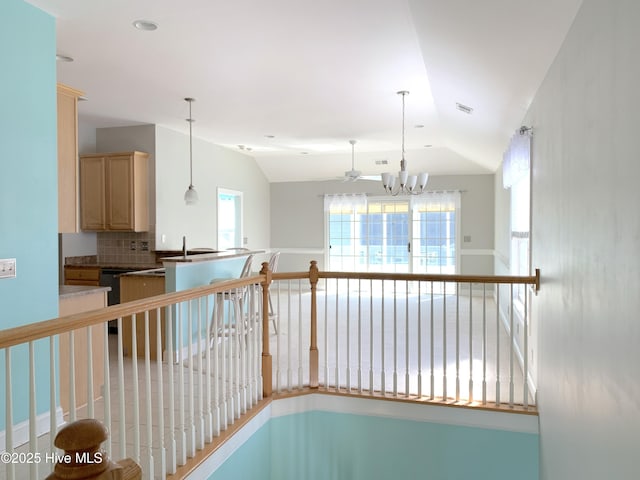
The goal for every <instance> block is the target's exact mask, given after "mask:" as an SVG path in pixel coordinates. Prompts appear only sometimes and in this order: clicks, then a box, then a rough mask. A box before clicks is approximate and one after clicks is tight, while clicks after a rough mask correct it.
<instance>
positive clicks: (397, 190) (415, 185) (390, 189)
mask: <svg viewBox="0 0 640 480" xmlns="http://www.w3.org/2000/svg"><path fill="white" fill-rule="evenodd" d="M397 93H398V95H402V159H401V160H400V171H399V172H398V176H397V177H396V176H394V175H391V174H390V173H388V172H385V173H383V174H382V175H381V180H382V187H383V188H384V191H385V192H387V193H388V194H390V195H393V196H395V195H398V194H405V195H420V194H421V193H424V189H425V187H426V186H427V180H428V179H429V174H428V173H425V172H422V173H419V174H418V175H409V173H408V172H407V161H406V160H405V159H404V97H405V96H406V95H409V92H408V91H407V90H400V91H399V92H397Z"/></svg>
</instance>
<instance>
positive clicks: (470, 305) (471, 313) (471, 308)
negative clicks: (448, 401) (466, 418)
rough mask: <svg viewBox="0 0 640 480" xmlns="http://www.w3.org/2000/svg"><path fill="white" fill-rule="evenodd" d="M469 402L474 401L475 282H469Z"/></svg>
mask: <svg viewBox="0 0 640 480" xmlns="http://www.w3.org/2000/svg"><path fill="white" fill-rule="evenodd" d="M468 398H469V402H473V284H472V283H470V284H469V395H468Z"/></svg>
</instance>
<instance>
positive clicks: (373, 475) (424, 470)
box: [210, 411, 539, 480]
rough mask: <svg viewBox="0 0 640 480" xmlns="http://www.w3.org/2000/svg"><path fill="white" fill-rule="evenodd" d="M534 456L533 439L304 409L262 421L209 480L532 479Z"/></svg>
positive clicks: (535, 472) (535, 468)
mask: <svg viewBox="0 0 640 480" xmlns="http://www.w3.org/2000/svg"><path fill="white" fill-rule="evenodd" d="M538 457H539V454H538V435H537V434H532V433H520V432H510V431H504V430H492V429H487V428H474V427H465V426H455V425H444V424H438V423H429V422H420V421H411V420H398V419H392V418H384V417H374V416H364V415H351V414H343V413H330V412H322V411H312V412H306V413H298V414H293V415H286V416H282V417H276V418H273V419H271V420H269V421H268V422H267V424H266V425H264V426H263V427H262V428H261V429H260V430H258V432H257V433H256V434H255V435H253V436H252V437H251V438H250V439H249V440H248V441H247V442H245V443H244V444H243V445H242V446H241V447H240V448H239V449H238V450H236V451H235V452H234V453H233V455H231V457H229V459H228V460H227V461H226V462H225V463H223V464H222V466H221V467H220V468H218V469H217V470H216V471H215V472H214V473H213V475H212V476H211V477H210V478H211V479H212V480H231V479H238V478H262V479H265V478H270V479H273V480H343V479H344V480H365V479H366V480H372V479H376V480H395V479H406V478H407V479H408V478H416V479H418V478H419V479H431V480H458V479H460V480H462V479H465V480H466V479H470V478H473V479H475V480H485V479H486V480H512V479H515V478H517V479H518V480H537V479H538ZM265 472H270V475H269V476H268V477H267V476H265Z"/></svg>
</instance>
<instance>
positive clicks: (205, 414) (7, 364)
mask: <svg viewBox="0 0 640 480" xmlns="http://www.w3.org/2000/svg"><path fill="white" fill-rule="evenodd" d="M272 282H273V283H272ZM513 285H524V286H534V287H535V288H536V289H537V288H538V286H539V275H538V274H536V276H534V277H463V276H454V275H449V276H446V275H445V276H442V275H417V276H416V275H407V274H395V275H387V274H361V273H357V274H356V273H338V272H319V271H318V269H317V266H316V263H315V262H312V264H311V268H310V270H309V271H307V272H288V273H272V272H270V271H269V270H268V264H266V263H265V264H263V269H262V271H261V272H260V274H258V275H255V276H252V277H249V278H246V279H238V280H231V281H225V282H220V283H216V284H213V285H207V286H202V287H198V288H195V289H191V290H188V291H184V292H176V293H169V294H165V295H159V296H157V297H151V298H146V299H144V300H138V301H134V302H128V303H125V304H121V305H115V306H111V307H107V308H104V309H100V310H95V311H92V312H87V313H82V314H76V315H70V316H67V317H62V318H58V319H53V320H48V321H44V322H40V323H36V324H31V325H28V326H24V327H18V328H13V329H10V330H4V331H2V332H1V335H0V358H3V359H4V369H3V372H0V373H1V374H3V375H4V380H5V382H4V388H5V409H4V412H0V414H1V415H3V417H2V418H3V419H4V427H3V432H0V433H3V434H4V444H3V445H0V451H1V450H3V451H4V452H6V453H5V455H8V456H5V458H4V460H10V461H8V462H7V461H5V462H4V463H5V464H6V465H5V468H4V469H3V470H2V471H0V478H8V479H14V478H32V479H34V480H35V479H39V478H43V477H45V476H46V475H47V474H48V473H49V472H50V471H51V470H52V469H53V466H54V465H53V463H54V462H53V460H55V459H56V458H57V457H56V453H59V452H58V451H57V450H56V448H55V446H54V445H53V438H54V436H55V432H57V431H58V429H59V428H60V427H61V425H63V424H64V423H65V422H69V421H73V420H76V419H79V418H96V419H99V420H100V421H101V422H103V423H104V424H105V425H106V426H107V428H108V429H109V431H110V437H109V439H108V440H107V441H106V443H105V445H104V449H105V451H106V453H107V454H108V455H109V456H110V457H111V458H113V459H114V460H119V459H122V458H127V457H130V458H132V459H133V460H134V461H135V462H137V463H139V464H140V465H141V466H142V469H143V475H144V478H166V477H167V476H171V475H172V474H176V475H179V474H180V469H181V468H183V469H184V470H185V471H188V466H189V462H191V461H192V460H191V459H193V458H195V457H197V455H198V452H202V451H207V449H210V448H211V445H214V446H215V445H216V442H217V441H218V442H219V440H217V439H220V438H222V437H225V433H224V432H225V431H232V430H233V429H234V428H235V427H234V425H235V424H236V423H238V420H239V419H240V418H242V416H243V415H244V414H246V413H249V412H252V411H256V408H259V407H261V406H262V405H264V402H265V400H263V399H264V397H267V398H270V397H272V396H274V395H275V396H281V395H291V394H292V393H296V392H303V391H305V390H309V389H313V390H315V389H322V390H330V391H333V392H340V393H342V394H354V395H381V396H389V397H399V398H402V399H406V400H408V401H411V400H418V401H420V402H429V401H437V402H444V403H450V402H457V403H464V404H482V405H488V404H494V405H495V404H501V403H506V404H509V405H518V404H519V405H521V407H522V408H531V404H532V403H533V399H534V398H535V394H534V392H532V391H531V388H530V386H529V382H527V381H524V380H523V379H527V378H528V372H527V369H528V367H527V362H526V355H525V359H524V362H518V361H517V357H516V356H515V355H514V345H515V344H516V341H515V338H514V333H513V328H511V332H510V333H507V332H509V329H508V328H505V325H506V326H508V323H509V321H510V318H511V321H512V319H513V311H514V308H510V310H511V311H510V312H507V316H506V317H505V316H504V313H505V312H504V311H503V310H504V309H501V308H496V305H500V304H503V303H504V301H503V300H504V299H503V300H500V299H499V298H496V297H497V296H499V295H504V293H503V290H505V288H506V291H507V292H509V291H511V292H513ZM269 296H271V305H273V310H270V303H269ZM511 303H512V302H511ZM511 303H510V302H507V305H510V304H511ZM524 318H525V326H526V322H527V321H528V320H527V318H528V315H527V312H526V308H525V312H524ZM113 319H116V320H117V325H118V333H117V335H110V334H109V332H108V326H107V324H108V322H109V321H110V320H113ZM153 327H155V335H151V334H150V332H151V331H153V330H154V328H153ZM96 331H97V332H98V333H100V334H101V335H98V338H99V339H100V340H99V342H100V343H101V345H100V347H101V348H97V347H98V345H96V344H95V342H96V335H95V333H96ZM77 335H86V344H87V346H86V351H77V350H76V349H75V348H74V345H75V343H76V342H75V341H74V337H75V336H77ZM65 336H66V337H68V341H66V342H65V344H67V345H69V351H68V358H69V360H68V363H67V364H66V365H62V364H60V351H59V350H60V348H59V345H60V343H61V342H60V340H61V339H62V338H64V337H65ZM139 337H140V338H139ZM65 340H66V339H65ZM152 351H154V352H155V355H153V356H152V355H151V352H152ZM525 351H526V348H525ZM96 352H99V353H98V354H96ZM64 358H66V356H65V357H64ZM80 362H82V363H85V364H86V365H87V368H86V371H87V376H88V378H87V379H86V382H85V383H86V385H87V392H86V396H85V395H82V398H84V399H86V403H83V404H79V403H80V401H79V400H77V395H76V392H77V386H76V383H78V378H77V375H76V370H78V369H79V368H78V366H79V364H80ZM43 365H45V366H46V368H43ZM62 370H64V371H66V372H68V377H69V385H68V386H65V387H64V388H65V389H68V405H65V406H62V404H61V403H60V394H61V392H60V388H61V387H60V383H59V381H58V379H59V372H60V371H62ZM96 375H102V378H103V380H104V382H103V384H102V385H101V386H99V387H98V388H95V386H94V385H95V383H96V382H95V381H94V380H95V377H96ZM24 379H27V380H24ZM43 379H45V380H46V381H45V382H44V383H45V384H46V385H47V388H46V389H44V390H42V387H41V386H42V384H43V381H42V380H43ZM50 379H53V380H54V381H50ZM38 386H40V387H39V388H41V390H38V389H37V387H38ZM65 403H66V401H65ZM16 404H28V408H27V409H23V408H16ZM25 411H26V413H24V412H25ZM43 418H48V422H45V424H44V425H43V421H42V419H43ZM23 427H24V428H23ZM22 430H24V431H25V434H24V438H23V439H21V438H19V437H21V435H22V433H21V432H22ZM0 443H2V438H0ZM36 454H38V455H37V458H39V461H38V462H35V461H31V462H29V459H35V458H36ZM183 466H186V467H187V468H185V467H183Z"/></svg>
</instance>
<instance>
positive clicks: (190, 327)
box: [185, 300, 196, 458]
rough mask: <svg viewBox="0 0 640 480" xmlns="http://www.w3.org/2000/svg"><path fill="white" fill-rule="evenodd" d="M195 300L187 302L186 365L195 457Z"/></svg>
mask: <svg viewBox="0 0 640 480" xmlns="http://www.w3.org/2000/svg"><path fill="white" fill-rule="evenodd" d="M192 303H193V300H189V301H188V302H187V339H186V340H187V358H188V359H189V360H188V362H187V363H186V364H185V366H187V367H188V369H189V371H188V372H187V383H188V385H187V387H188V389H187V391H188V392H189V394H188V397H189V398H188V402H187V407H188V408H189V424H188V427H187V434H188V437H187V457H190V458H192V457H194V456H195V455H196V425H195V423H196V418H195V394H194V384H193V311H192Z"/></svg>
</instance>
